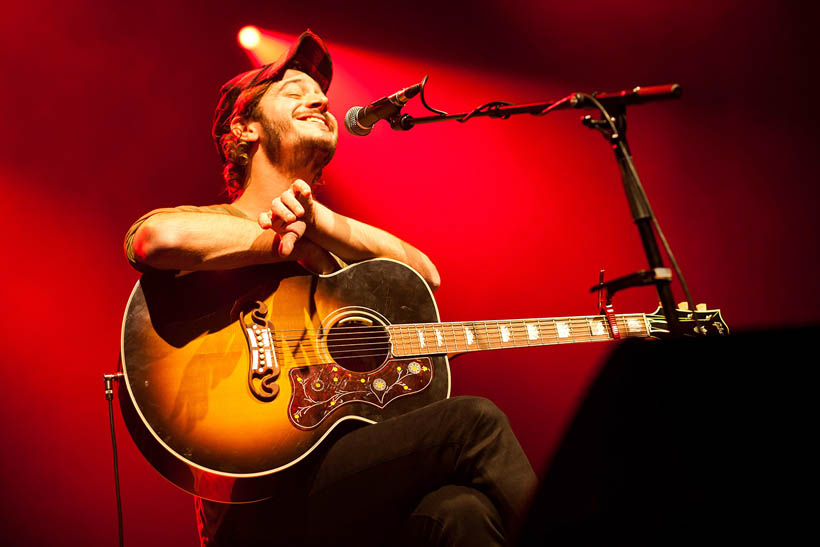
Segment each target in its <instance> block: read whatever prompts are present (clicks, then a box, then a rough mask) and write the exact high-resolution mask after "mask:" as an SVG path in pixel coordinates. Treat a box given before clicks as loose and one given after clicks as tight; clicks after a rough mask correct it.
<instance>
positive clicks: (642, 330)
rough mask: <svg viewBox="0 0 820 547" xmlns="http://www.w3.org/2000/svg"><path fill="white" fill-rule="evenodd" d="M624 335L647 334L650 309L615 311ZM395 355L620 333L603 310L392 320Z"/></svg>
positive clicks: (607, 336) (599, 339)
mask: <svg viewBox="0 0 820 547" xmlns="http://www.w3.org/2000/svg"><path fill="white" fill-rule="evenodd" d="M615 322H616V325H617V327H618V332H619V333H620V337H621V338H646V337H648V336H649V332H650V329H649V323H648V321H647V318H646V314H642V313H636V314H623V315H616V316H615ZM388 331H389V332H390V340H391V343H392V347H393V355H394V356H396V357H407V356H411V355H439V354H455V353H465V352H472V351H485V350H491V349H507V348H528V347H533V346H549V345H555V344H576V343H581V342H605V341H607V340H613V339H615V338H616V337H615V336H613V334H612V328H611V327H610V324H609V322H608V321H607V319H606V317H605V316H603V315H588V316H582V317H548V318H542V319H514V320H505V321H464V322H455V323H414V324H406V325H390V326H388Z"/></svg>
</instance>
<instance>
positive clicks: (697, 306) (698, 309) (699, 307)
mask: <svg viewBox="0 0 820 547" xmlns="http://www.w3.org/2000/svg"><path fill="white" fill-rule="evenodd" d="M695 309H696V310H697V311H706V304H704V303H702V302H701V303H700V304H698V305H696V306H695Z"/></svg>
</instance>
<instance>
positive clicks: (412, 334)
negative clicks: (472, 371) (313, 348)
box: [272, 320, 645, 348]
mask: <svg viewBox="0 0 820 547" xmlns="http://www.w3.org/2000/svg"><path fill="white" fill-rule="evenodd" d="M564 323H566V322H564ZM619 323H620V325H619V327H620V328H627V327H628V326H629V325H628V324H626V323H625V322H624V321H619ZM431 325H435V326H437V327H440V330H443V331H445V332H443V333H440V334H441V335H442V337H443V338H453V339H458V338H462V339H463V338H464V335H461V333H460V331H459V334H460V336H456V335H455V334H453V333H452V330H451V333H447V332H446V328H447V327H448V326H449V327H451V329H453V327H455V326H456V325H459V327H464V328H471V329H472V330H471V334H472V335H473V336H477V337H481V338H488V339H491V340H494V341H497V340H500V339H502V338H503V334H502V333H501V332H500V327H502V326H503V327H511V329H512V330H508V337H509V338H517V337H518V335H526V336H525V338H526V339H528V340H532V338H530V337H529V331H528V330H527V328H526V325H512V324H507V325H502V324H496V325H486V326H485V325H483V324H478V323H474V322H471V323H466V324H465V323H453V324H446V323H434V324H431V323H419V324H407V325H400V326H397V325H391V326H389V327H386V328H385V327H361V328H359V329H358V331H357V332H355V333H354V332H350V333H341V334H337V336H335V337H334V334H336V333H332V332H329V331H328V330H327V329H305V330H302V331H298V330H296V329H293V330H290V331H281V330H280V331H273V332H272V334H273V335H274V340H276V341H279V342H280V343H281V342H284V343H288V342H293V343H296V344H299V343H304V342H306V341H314V340H322V339H325V340H327V339H330V340H334V338H335V340H336V341H335V344H334V347H336V348H339V347H345V346H356V345H370V344H374V343H383V342H385V341H386V340H389V339H390V338H391V334H392V338H394V339H398V340H397V341H399V342H402V340H401V339H400V338H401V337H406V338H407V342H408V343H416V342H415V340H416V335H417V333H418V331H422V332H423V334H424V336H425V337H427V336H431V337H432V335H433V334H435V333H434V332H433V333H431V332H429V330H430V329H435V328H436V327H434V326H431ZM539 326H540V327H542V328H541V329H540V332H543V333H545V334H546V335H550V334H555V333H560V332H561V331H562V329H560V328H558V327H557V326H555V325H549V324H548V325H539ZM496 327H498V328H497V329H496ZM601 327H603V324H602V325H601ZM579 329H583V331H588V330H589V329H590V325H589V324H588V323H586V321H584V320H573V321H570V322H569V324H568V325H567V329H566V332H568V335H567V336H560V337H561V338H565V337H575V336H583V335H586V333H585V332H584V333H576V332H573V331H576V330H579ZM403 330H405V331H408V332H402V331H403ZM496 330H498V332H496ZM640 330H641V332H643V331H644V330H645V325H643V324H641V329H640ZM482 331H484V332H482ZM283 332H301V333H302V334H301V336H297V337H293V336H291V337H286V336H284V335H281V336H277V334H279V333H283ZM311 332H315V333H317V334H311ZM368 332H371V333H372V334H373V335H370V336H359V337H352V336H350V335H351V334H362V335H367V334H368ZM543 335H544V334H542V335H541V336H543ZM589 335H591V336H598V335H597V334H594V333H590V334H589ZM359 340H366V342H363V343H362V342H357V341H359ZM349 342H356V343H353V344H351V343H349ZM502 343H503V341H502Z"/></svg>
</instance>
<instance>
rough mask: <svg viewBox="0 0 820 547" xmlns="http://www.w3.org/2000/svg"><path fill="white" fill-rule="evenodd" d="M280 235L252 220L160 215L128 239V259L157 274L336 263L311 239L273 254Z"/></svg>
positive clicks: (322, 267)
mask: <svg viewBox="0 0 820 547" xmlns="http://www.w3.org/2000/svg"><path fill="white" fill-rule="evenodd" d="M279 240H280V236H279V234H277V233H276V232H274V231H273V230H264V229H262V228H261V227H260V226H259V224H258V223H257V222H254V221H253V220H250V219H247V218H242V217H237V216H233V215H228V214H221V213H216V212H213V213H211V212H176V211H169V212H160V213H156V214H153V215H151V216H149V217H148V218H147V219H145V221H143V222H142V224H141V225H140V226H139V227H138V228H137V230H136V232H135V233H134V236H133V239H132V240H131V246H132V249H133V251H132V252H133V260H134V261H135V262H136V263H137V264H138V265H143V266H148V267H149V268H153V269H158V270H226V269H232V268H241V267H244V266H252V265H255V264H267V263H272V262H280V261H283V260H298V261H299V262H302V263H303V264H304V265H305V266H307V267H308V268H310V269H312V270H314V271H317V272H320V273H327V272H331V271H333V270H334V269H335V268H336V264H335V262H333V261H332V259H331V258H330V257H329V256H327V253H324V252H322V250H321V249H319V248H318V247H317V246H316V245H315V244H313V243H312V242H310V241H307V240H306V241H299V242H298V243H297V245H296V246H295V247H294V249H293V252H292V253H291V254H290V256H287V257H283V256H281V255H280V253H279V252H278V250H279Z"/></svg>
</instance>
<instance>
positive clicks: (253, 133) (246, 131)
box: [231, 116, 260, 142]
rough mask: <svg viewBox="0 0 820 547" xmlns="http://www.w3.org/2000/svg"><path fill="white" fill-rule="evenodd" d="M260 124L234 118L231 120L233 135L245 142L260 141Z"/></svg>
mask: <svg viewBox="0 0 820 547" xmlns="http://www.w3.org/2000/svg"><path fill="white" fill-rule="evenodd" d="M259 128H260V127H259V122H248V121H245V120H243V119H242V118H240V117H239V116H234V117H233V119H231V133H233V134H234V135H236V136H237V137H239V138H240V139H241V140H243V141H247V142H256V141H258V140H259Z"/></svg>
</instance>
